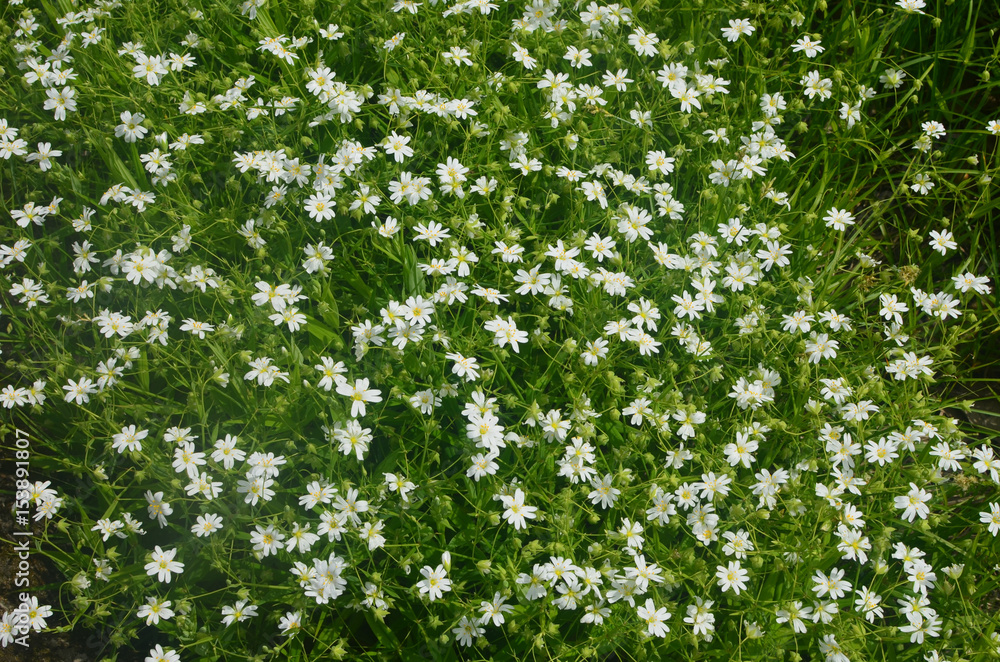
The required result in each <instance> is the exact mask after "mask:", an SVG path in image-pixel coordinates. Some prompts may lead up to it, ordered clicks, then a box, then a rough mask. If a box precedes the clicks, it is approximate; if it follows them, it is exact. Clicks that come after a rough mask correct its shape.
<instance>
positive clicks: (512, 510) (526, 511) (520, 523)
mask: <svg viewBox="0 0 1000 662" xmlns="http://www.w3.org/2000/svg"><path fill="white" fill-rule="evenodd" d="M500 501H501V502H503V505H504V507H505V508H506V510H504V512H503V518H504V520H506V521H507V522H508V523H510V524H513V525H514V529H526V528H528V523H527V522H526V521H525V518H527V519H535V517H537V515H536V511H537V510H538V508H537V507H536V506H526V505H524V492H522V491H521V488H517V489H516V490H515V491H514V496H508V495H503V496H501V497H500Z"/></svg>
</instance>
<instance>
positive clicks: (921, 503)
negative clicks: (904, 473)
mask: <svg viewBox="0 0 1000 662" xmlns="http://www.w3.org/2000/svg"><path fill="white" fill-rule="evenodd" d="M931 496H932V495H931V493H930V492H928V491H926V490H924V489H923V488H920V487H917V486H916V485H915V484H914V483H910V491H909V492H907V493H906V495H905V496H898V497H896V498H895V499H894V505H895V506H896V508H897V509H898V510H902V511H903V514H902V518H903V519H905V520H906V521H907V522H912V521H913V519H914V518H915V517H919V518H920V519H927V516H928V515H929V514H930V512H931V509H930V508H929V507H928V506H927V502H928V501H930V500H931Z"/></svg>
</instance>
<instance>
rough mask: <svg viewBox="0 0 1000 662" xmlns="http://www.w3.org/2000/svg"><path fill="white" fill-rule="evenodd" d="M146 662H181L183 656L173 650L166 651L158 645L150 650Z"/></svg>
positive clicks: (167, 649)
mask: <svg viewBox="0 0 1000 662" xmlns="http://www.w3.org/2000/svg"><path fill="white" fill-rule="evenodd" d="M145 662H181V656H180V654H179V653H178V652H177V651H175V650H174V649H173V648H166V649H164V648H163V646H161V645H160V644H156V646H154V647H153V648H150V649H149V655H148V656H146V660H145Z"/></svg>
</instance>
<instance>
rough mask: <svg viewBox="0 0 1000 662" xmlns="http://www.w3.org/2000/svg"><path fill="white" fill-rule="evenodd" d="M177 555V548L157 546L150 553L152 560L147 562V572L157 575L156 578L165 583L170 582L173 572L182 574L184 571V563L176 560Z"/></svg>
mask: <svg viewBox="0 0 1000 662" xmlns="http://www.w3.org/2000/svg"><path fill="white" fill-rule="evenodd" d="M175 556H177V550H176V549H170V550H163V549H162V548H161V547H160V546H159V545H157V546H156V547H155V549H154V550H153V553H152V554H151V555H150V561H149V563H147V564H146V566H145V569H146V574H147V575H150V576H152V575H156V578H157V579H158V580H159V581H161V582H163V583H164V584H169V583H170V577H171V574H172V573H177V574H180V573H182V572H184V564H183V563H181V562H179V561H174V557H175Z"/></svg>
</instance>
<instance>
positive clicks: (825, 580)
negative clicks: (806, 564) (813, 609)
mask: <svg viewBox="0 0 1000 662" xmlns="http://www.w3.org/2000/svg"><path fill="white" fill-rule="evenodd" d="M813 582H814V583H815V584H816V585H815V586H813V588H812V590H813V591H814V592H815V593H816V597H817V598H822V597H823V596H824V595H826V594H827V593H829V594H830V599H831V600H839V599H840V598H842V597H844V595H845V594H846V593H847V591H850V590H851V583H850V582H849V581H847V580H845V579H844V571H843V570H841V569H840V568H834V569H833V570H831V571H830V575H829V576H827V575H826V574H825V573H823V572H822V571H820V570H817V571H816V575H815V576H814V577H813Z"/></svg>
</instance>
